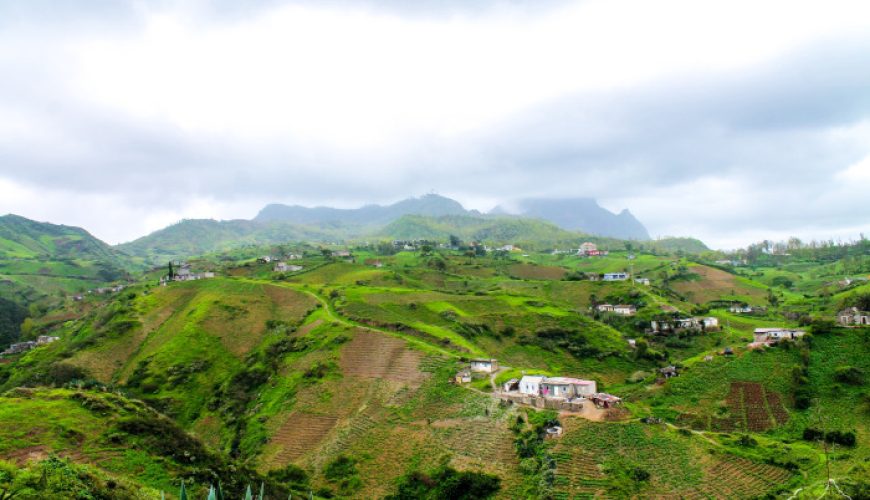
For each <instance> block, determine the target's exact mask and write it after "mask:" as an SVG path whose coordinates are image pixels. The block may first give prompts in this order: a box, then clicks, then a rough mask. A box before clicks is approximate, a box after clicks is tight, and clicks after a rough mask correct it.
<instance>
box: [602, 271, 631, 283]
mask: <svg viewBox="0 0 870 500" xmlns="http://www.w3.org/2000/svg"><path fill="white" fill-rule="evenodd" d="M630 277H631V275H630V274H628V273H627V272H625V271H623V272H619V273H604V275H602V276H601V279H602V280H603V281H625V280H627V279H628V278H630Z"/></svg>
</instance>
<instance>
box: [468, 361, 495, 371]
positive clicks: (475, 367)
mask: <svg viewBox="0 0 870 500" xmlns="http://www.w3.org/2000/svg"><path fill="white" fill-rule="evenodd" d="M471 371H472V372H477V373H495V372H497V371H498V360H496V359H472V360H471Z"/></svg>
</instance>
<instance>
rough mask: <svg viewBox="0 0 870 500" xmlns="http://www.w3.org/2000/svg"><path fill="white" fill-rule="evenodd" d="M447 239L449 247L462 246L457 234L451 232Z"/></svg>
mask: <svg viewBox="0 0 870 500" xmlns="http://www.w3.org/2000/svg"><path fill="white" fill-rule="evenodd" d="M449 239H450V247H451V248H459V247H461V246H462V240H460V239H459V237H458V236H456V235H453V234H451V235H450V238H449Z"/></svg>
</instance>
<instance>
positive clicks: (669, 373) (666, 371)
mask: <svg viewBox="0 0 870 500" xmlns="http://www.w3.org/2000/svg"><path fill="white" fill-rule="evenodd" d="M659 373H661V374H662V376H663V377H664V378H671V377H676V376H677V375H679V373H678V372H677V367H676V366H673V365H671V366H666V367H664V368H660V369H659Z"/></svg>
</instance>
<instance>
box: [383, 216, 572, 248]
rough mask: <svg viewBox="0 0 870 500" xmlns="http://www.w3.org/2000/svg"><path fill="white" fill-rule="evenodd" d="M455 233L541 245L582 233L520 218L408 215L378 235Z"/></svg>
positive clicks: (442, 235)
mask: <svg viewBox="0 0 870 500" xmlns="http://www.w3.org/2000/svg"><path fill="white" fill-rule="evenodd" d="M450 235H455V236H458V237H460V238H461V239H463V240H466V241H480V242H485V243H492V244H496V243H502V244H504V243H519V242H533V243H535V244H537V245H538V246H544V245H553V244H556V243H560V242H575V241H579V240H580V238H581V235H580V234H578V233H572V232H570V231H565V230H563V229H560V228H558V227H557V226H555V225H554V224H550V223H549V222H544V221H540V220H535V219H524V218H518V217H507V216H501V217H472V216H468V215H447V216H441V217H426V216H420V215H406V216H404V217H401V218H400V219H398V220H396V221H394V222H392V223H391V224H389V225H387V226H386V227H385V228H383V229H382V230H380V231H379V233H378V236H380V237H383V238H394V239H400V240H414V239H429V240H437V241H446V240H447V238H448V237H449V236H450Z"/></svg>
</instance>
